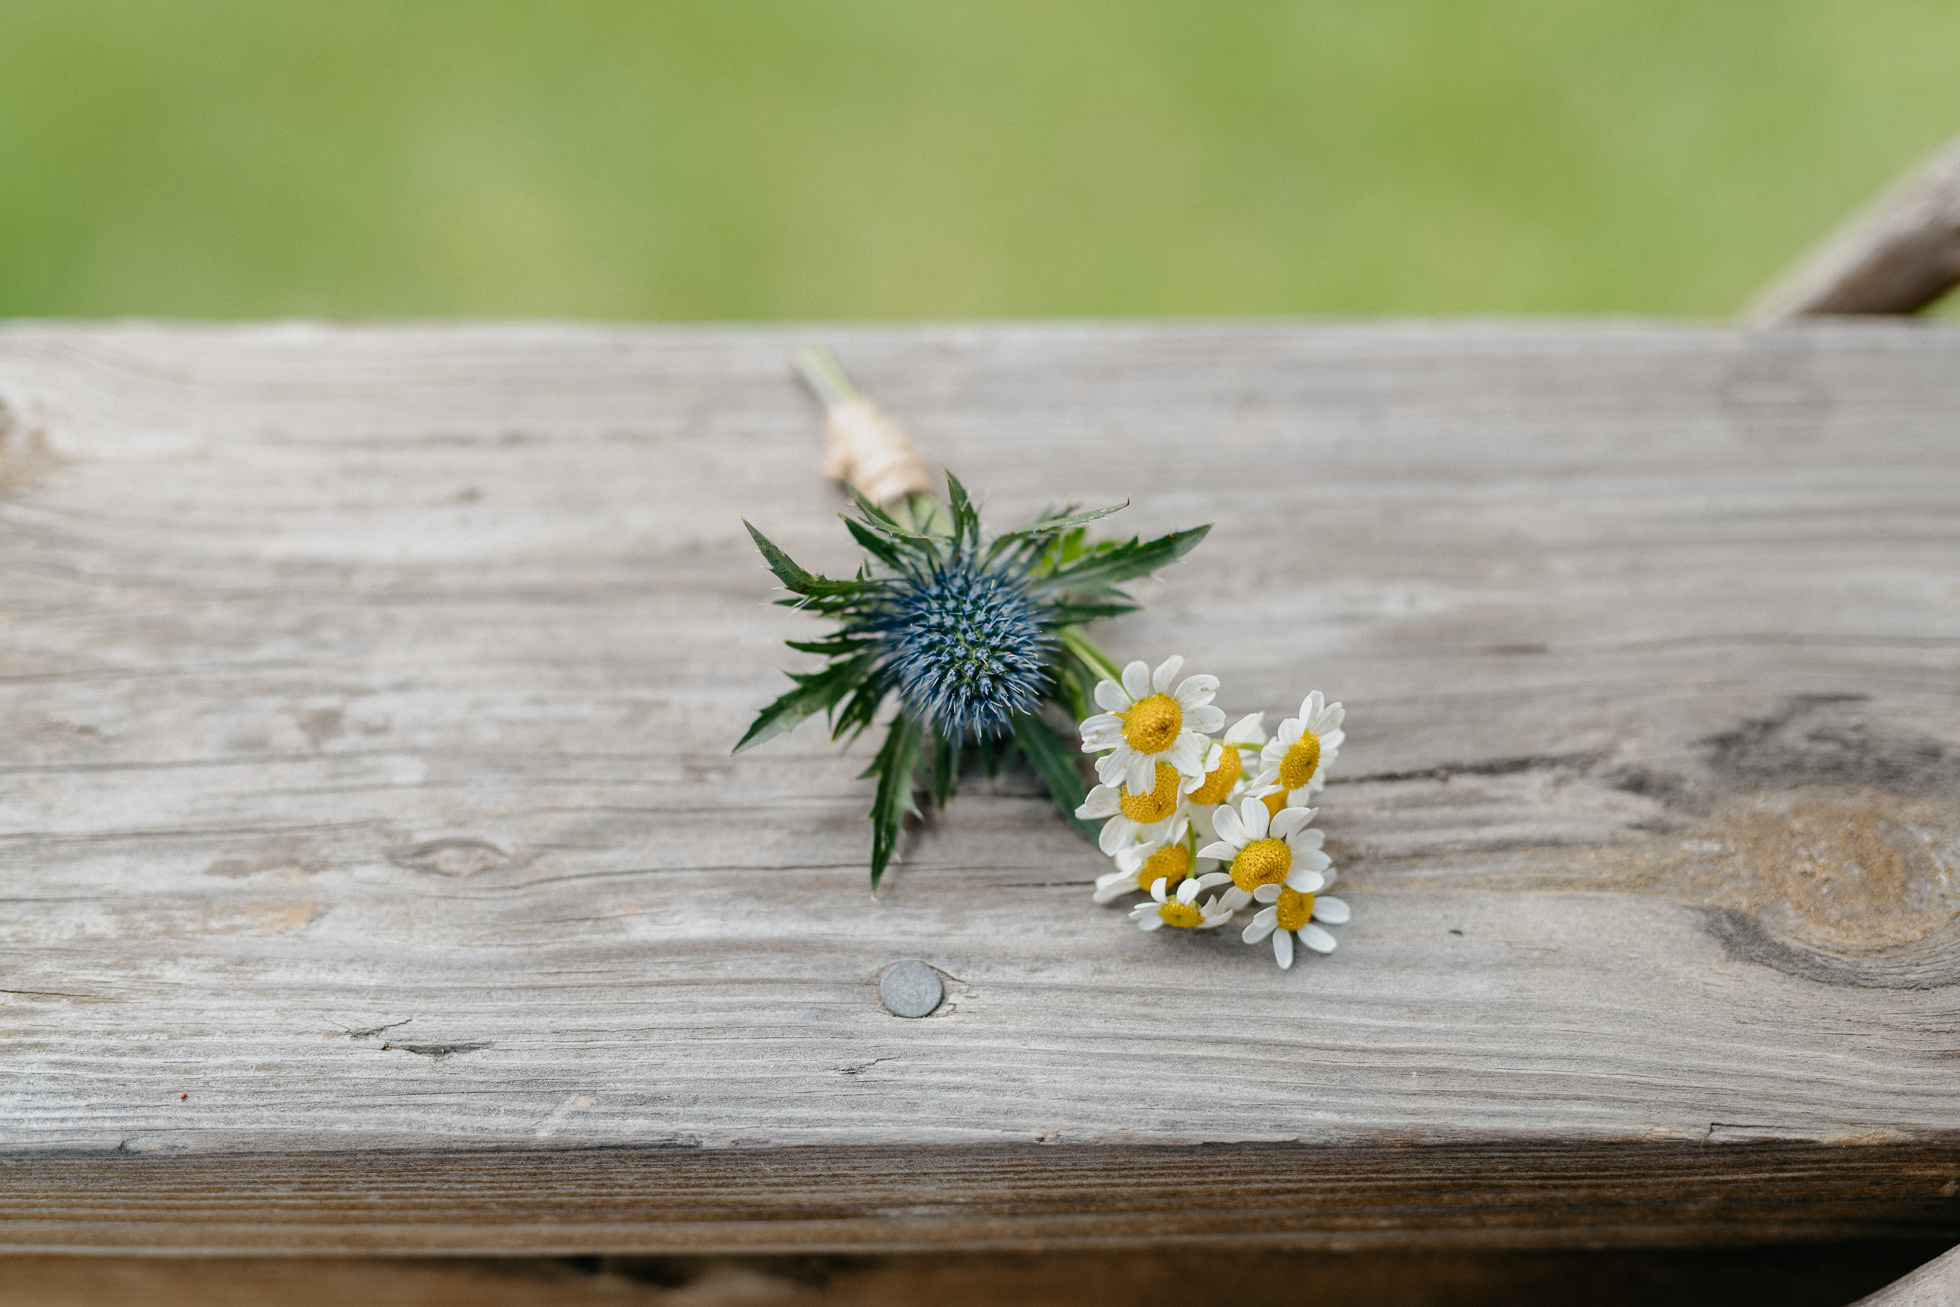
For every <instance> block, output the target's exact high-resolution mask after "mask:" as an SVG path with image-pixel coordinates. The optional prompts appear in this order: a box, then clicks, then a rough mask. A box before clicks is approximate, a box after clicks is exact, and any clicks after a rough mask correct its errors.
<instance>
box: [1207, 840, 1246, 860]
mask: <svg viewBox="0 0 1960 1307" xmlns="http://www.w3.org/2000/svg"><path fill="white" fill-rule="evenodd" d="M1198 856H1199V857H1201V858H1217V859H1218V860H1219V861H1220V862H1230V861H1231V860H1232V859H1233V858H1236V857H1238V856H1239V851H1238V850H1237V849H1235V848H1233V847H1232V846H1231V845H1229V844H1227V843H1226V842H1225V841H1224V840H1218V841H1216V842H1214V843H1211V844H1207V845H1205V846H1204V847H1203V848H1202V849H1199V850H1198Z"/></svg>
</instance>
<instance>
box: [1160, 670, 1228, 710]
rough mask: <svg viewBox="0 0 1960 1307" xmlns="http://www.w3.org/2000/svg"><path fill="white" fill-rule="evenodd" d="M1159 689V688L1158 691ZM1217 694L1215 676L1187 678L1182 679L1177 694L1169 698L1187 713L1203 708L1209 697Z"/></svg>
mask: <svg viewBox="0 0 1960 1307" xmlns="http://www.w3.org/2000/svg"><path fill="white" fill-rule="evenodd" d="M1161 688H1162V687H1159V689H1160V690H1161ZM1217 693H1218V678H1217V677H1216V676H1187V677H1185V678H1184V683H1183V684H1182V685H1180V686H1178V687H1177V693H1176V694H1174V695H1172V696H1171V698H1173V699H1175V700H1177V706H1178V707H1180V708H1183V709H1186V710H1187V711H1188V710H1189V709H1192V708H1202V707H1204V706H1205V705H1206V704H1208V703H1210V702H1211V697H1212V696H1213V695H1214V694H1217Z"/></svg>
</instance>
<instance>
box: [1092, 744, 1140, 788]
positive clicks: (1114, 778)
mask: <svg viewBox="0 0 1960 1307" xmlns="http://www.w3.org/2000/svg"><path fill="white" fill-rule="evenodd" d="M1133 752H1134V750H1132V749H1131V748H1130V746H1128V745H1127V744H1126V745H1122V746H1120V747H1118V748H1117V750H1116V752H1115V753H1105V754H1104V755H1103V756H1102V757H1100V758H1098V759H1096V779H1097V780H1099V781H1101V782H1102V783H1103V784H1104V785H1107V786H1109V787H1111V788H1112V789H1114V788H1115V787H1116V786H1117V785H1119V784H1121V783H1122V780H1123V772H1124V770H1125V769H1126V768H1127V767H1128V766H1129V765H1130V757H1131V755H1132V753H1133Z"/></svg>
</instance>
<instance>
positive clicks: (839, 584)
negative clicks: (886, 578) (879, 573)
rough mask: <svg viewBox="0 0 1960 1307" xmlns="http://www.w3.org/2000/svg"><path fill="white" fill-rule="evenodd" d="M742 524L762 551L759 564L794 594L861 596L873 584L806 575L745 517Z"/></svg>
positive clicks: (808, 573) (809, 573) (870, 582)
mask: <svg viewBox="0 0 1960 1307" xmlns="http://www.w3.org/2000/svg"><path fill="white" fill-rule="evenodd" d="M742 525H743V526H746V527H748V528H749V534H750V535H751V536H753V537H754V538H755V547H756V548H757V549H760V550H761V551H762V561H763V562H765V563H767V564H768V565H769V570H770V571H772V572H774V573H775V574H776V579H777V580H778V581H781V582H782V583H783V585H784V586H786V587H787V588H788V589H789V590H790V591H791V592H792V593H794V594H800V595H809V596H813V597H822V598H831V597H837V596H842V595H854V594H861V593H863V592H864V591H866V590H869V589H871V588H873V586H874V585H875V584H876V583H875V582H872V581H867V580H865V579H864V578H862V577H855V578H852V579H851V580H848V581H833V580H832V579H831V578H829V577H827V576H819V575H817V574H816V573H815V572H806V571H804V570H803V568H802V567H800V566H799V565H798V564H797V562H796V560H795V559H793V558H791V557H790V556H789V555H788V554H786V553H784V552H783V551H782V550H781V549H779V548H777V547H776V544H775V542H774V541H772V540H771V539H770V538H769V537H768V536H766V535H764V534H762V532H760V531H758V530H756V529H755V526H754V525H753V524H752V523H750V521H749V520H748V519H747V518H743V519H742Z"/></svg>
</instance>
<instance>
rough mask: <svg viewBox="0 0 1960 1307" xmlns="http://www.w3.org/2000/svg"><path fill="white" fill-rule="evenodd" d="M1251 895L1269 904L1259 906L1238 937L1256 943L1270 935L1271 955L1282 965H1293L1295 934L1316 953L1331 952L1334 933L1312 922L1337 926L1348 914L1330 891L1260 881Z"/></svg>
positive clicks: (1343, 921)
mask: <svg viewBox="0 0 1960 1307" xmlns="http://www.w3.org/2000/svg"><path fill="white" fill-rule="evenodd" d="M1252 897H1254V898H1255V899H1258V900H1259V901H1260V902H1261V903H1264V904H1267V905H1269V906H1267V907H1264V908H1261V909H1260V910H1259V912H1258V914H1257V915H1255V916H1254V917H1253V918H1252V924H1251V925H1249V926H1247V927H1246V928H1245V934H1244V935H1243V937H1242V938H1243V939H1244V940H1245V942H1246V943H1248V944H1257V943H1258V942H1259V941H1260V940H1262V939H1264V938H1266V936H1268V935H1271V936H1272V937H1273V957H1274V958H1276V959H1277V960H1278V961H1279V964H1280V966H1281V967H1282V968H1286V967H1290V966H1292V965H1293V941H1294V939H1295V938H1296V937H1297V938H1298V939H1299V941H1300V943H1302V944H1303V945H1305V946H1306V947H1308V948H1310V949H1312V950H1313V951H1314V952H1316V953H1332V952H1333V951H1334V937H1333V936H1332V935H1330V934H1328V933H1327V931H1325V930H1323V929H1322V928H1321V927H1320V926H1318V925H1316V924H1315V923H1316V922H1323V921H1324V922H1326V923H1327V924H1328V925H1330V926H1339V925H1341V924H1343V923H1345V922H1346V921H1347V919H1348V915H1349V914H1348V905H1347V903H1346V901H1345V900H1342V899H1337V898H1335V897H1334V896H1333V895H1332V894H1311V893H1309V894H1302V893H1300V892H1298V891H1296V890H1292V889H1287V888H1285V887H1284V886H1280V885H1261V886H1260V887H1259V888H1258V889H1257V890H1255V891H1253V895H1252Z"/></svg>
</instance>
